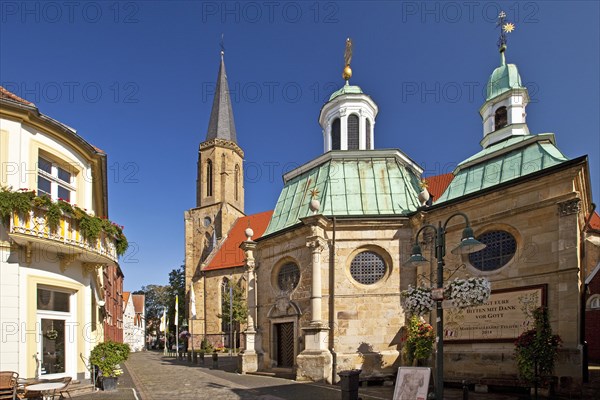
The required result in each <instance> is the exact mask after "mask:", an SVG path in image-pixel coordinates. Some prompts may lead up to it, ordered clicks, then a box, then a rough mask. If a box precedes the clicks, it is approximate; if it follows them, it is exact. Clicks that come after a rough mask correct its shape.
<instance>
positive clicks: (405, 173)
mask: <svg viewBox="0 0 600 400" xmlns="http://www.w3.org/2000/svg"><path fill="white" fill-rule="evenodd" d="M421 173H422V169H421V168H420V167H419V166H418V165H416V164H415V163H414V162H413V161H412V160H410V159H409V158H408V157H407V156H406V155H404V153H402V152H401V151H400V150H358V151H345V150H342V151H330V152H328V153H325V154H324V155H322V156H320V157H318V158H317V159H315V160H313V161H311V162H309V163H307V164H305V165H303V166H301V167H299V168H297V169H295V170H294V171H291V172H289V173H287V174H286V175H285V176H284V187H283V189H282V190H281V194H280V195H279V200H278V201H277V205H276V206H275V211H274V212H273V217H272V218H271V222H270V223H269V227H268V228H267V231H266V232H265V235H268V234H272V233H275V232H277V231H280V230H282V229H284V228H287V227H290V226H292V225H295V224H297V223H299V222H300V220H299V218H302V217H306V216H309V215H312V211H311V210H310V209H309V203H310V201H311V199H312V197H311V191H312V190H315V189H316V190H318V195H317V199H318V200H319V202H320V204H321V206H320V210H319V213H321V214H323V215H325V216H352V215H355V216H366V215H370V216H380V215H408V214H410V213H412V212H414V211H416V210H417V208H418V207H419V201H418V193H419V191H420V188H419V177H420V175H421Z"/></svg>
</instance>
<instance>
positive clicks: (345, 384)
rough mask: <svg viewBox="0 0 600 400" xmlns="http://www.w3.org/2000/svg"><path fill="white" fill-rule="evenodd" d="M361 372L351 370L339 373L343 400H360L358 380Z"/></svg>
mask: <svg viewBox="0 0 600 400" xmlns="http://www.w3.org/2000/svg"><path fill="white" fill-rule="evenodd" d="M361 372H362V370H360V369H351V370H347V371H341V372H339V373H338V375H339V376H340V387H341V389H342V400H358V380H359V378H360V373H361Z"/></svg>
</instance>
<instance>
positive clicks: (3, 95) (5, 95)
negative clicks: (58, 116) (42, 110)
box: [0, 86, 35, 107]
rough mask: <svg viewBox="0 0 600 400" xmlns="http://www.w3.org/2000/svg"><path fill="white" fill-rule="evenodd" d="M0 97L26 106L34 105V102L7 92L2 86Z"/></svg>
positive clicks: (0, 87)
mask: <svg viewBox="0 0 600 400" xmlns="http://www.w3.org/2000/svg"><path fill="white" fill-rule="evenodd" d="M0 98H3V99H9V100H12V101H16V102H17V103H21V104H25V105H27V106H34V107H35V104H33V103H31V102H29V101H27V100H25V99H22V98H20V97H19V96H17V95H16V94H14V93H13V92H9V91H8V90H6V89H5V88H4V87H2V86H0Z"/></svg>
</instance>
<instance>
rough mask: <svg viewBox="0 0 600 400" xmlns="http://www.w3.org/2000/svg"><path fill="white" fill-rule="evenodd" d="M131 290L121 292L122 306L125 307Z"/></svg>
mask: <svg viewBox="0 0 600 400" xmlns="http://www.w3.org/2000/svg"><path fill="white" fill-rule="evenodd" d="M130 294H131V292H123V308H125V307H127V302H128V301H129V295H130Z"/></svg>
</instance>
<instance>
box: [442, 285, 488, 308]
mask: <svg viewBox="0 0 600 400" xmlns="http://www.w3.org/2000/svg"><path fill="white" fill-rule="evenodd" d="M491 291H492V286H491V284H490V281H488V280H487V279H485V278H467V279H454V280H453V281H451V282H450V283H448V285H447V286H446V289H445V296H446V298H447V299H450V301H452V304H453V305H454V306H455V307H458V308H467V307H473V306H479V305H481V304H484V303H485V302H486V301H488V299H489V298H490V293H491Z"/></svg>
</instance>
